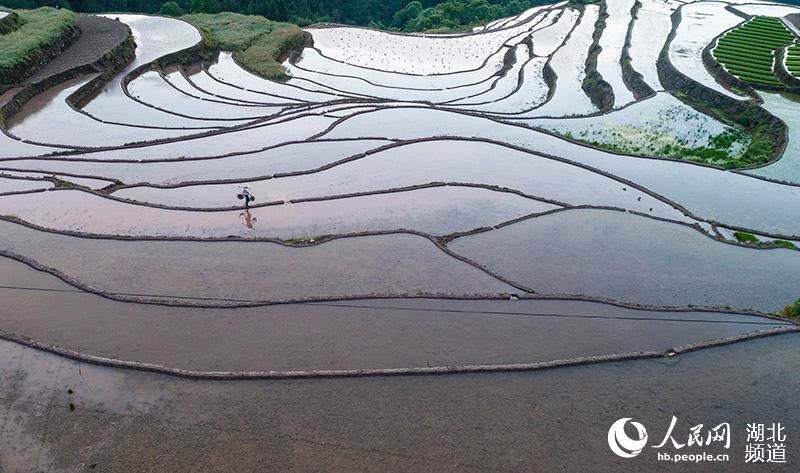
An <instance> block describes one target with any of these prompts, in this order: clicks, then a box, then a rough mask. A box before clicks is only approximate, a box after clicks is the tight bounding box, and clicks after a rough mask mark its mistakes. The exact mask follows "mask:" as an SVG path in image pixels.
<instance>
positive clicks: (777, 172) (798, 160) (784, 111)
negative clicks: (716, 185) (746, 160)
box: [747, 92, 800, 184]
mask: <svg viewBox="0 0 800 473" xmlns="http://www.w3.org/2000/svg"><path fill="white" fill-rule="evenodd" d="M761 97H763V98H764V104H763V105H762V106H763V107H764V108H765V109H767V111H768V112H770V113H771V114H773V115H775V116H776V117H778V118H780V119H781V120H783V121H784V122H786V124H787V125H789V142H788V143H787V144H786V150H785V151H784V152H783V156H782V157H781V159H779V160H778V161H776V162H774V163H772V164H769V165H767V166H764V167H762V168H759V169H753V170H751V171H747V173H748V174H752V175H754V176H762V177H768V178H770V179H778V180H781V181H786V182H791V183H794V184H800V97H798V96H792V95H781V94H770V93H767V92H761Z"/></svg>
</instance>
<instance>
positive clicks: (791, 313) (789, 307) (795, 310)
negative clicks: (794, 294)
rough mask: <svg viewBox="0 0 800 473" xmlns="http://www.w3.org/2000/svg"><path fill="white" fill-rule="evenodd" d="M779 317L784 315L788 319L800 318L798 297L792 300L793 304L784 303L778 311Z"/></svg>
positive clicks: (799, 300)
mask: <svg viewBox="0 0 800 473" xmlns="http://www.w3.org/2000/svg"><path fill="white" fill-rule="evenodd" d="M778 315H780V316H781V317H786V318H788V319H797V318H800V299H797V300H796V301H794V303H793V304H786V305H785V306H783V310H782V311H780V312H779V313H778Z"/></svg>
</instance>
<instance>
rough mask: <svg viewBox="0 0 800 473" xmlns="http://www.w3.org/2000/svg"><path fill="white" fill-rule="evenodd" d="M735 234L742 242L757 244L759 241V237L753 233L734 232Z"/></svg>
mask: <svg viewBox="0 0 800 473" xmlns="http://www.w3.org/2000/svg"><path fill="white" fill-rule="evenodd" d="M733 236H735V237H736V239H737V240H739V241H740V242H742V243H751V244H757V243H758V242H759V240H758V238H756V236H755V235H753V234H752V233H747V232H734V233H733Z"/></svg>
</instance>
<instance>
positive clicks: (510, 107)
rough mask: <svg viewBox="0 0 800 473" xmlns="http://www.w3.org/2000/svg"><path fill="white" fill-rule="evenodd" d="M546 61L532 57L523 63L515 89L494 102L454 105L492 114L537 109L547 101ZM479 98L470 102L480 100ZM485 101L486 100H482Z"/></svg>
mask: <svg viewBox="0 0 800 473" xmlns="http://www.w3.org/2000/svg"><path fill="white" fill-rule="evenodd" d="M546 63H547V59H546V58H543V57H534V58H531V59H529V60H528V61H527V62H525V63H524V66H523V67H522V69H521V72H520V77H522V79H523V80H522V81H519V83H518V85H517V87H516V88H515V89H514V90H513V91H512V92H511V93H510V94H508V95H506V96H504V97H503V98H500V99H498V100H495V101H491V102H488V101H487V102H486V103H482V104H479V105H463V106H461V105H456V106H457V107H459V108H465V109H469V110H475V111H479V112H485V113H494V114H512V113H523V112H528V111H530V110H533V109H535V108H537V107H539V106H540V105H541V104H543V103H544V102H545V101H546V100H547V95H548V92H549V90H550V88H549V87H548V85H547V82H545V80H544V72H543V71H544V67H545V64H546ZM481 98H482V97H481V96H476V97H473V98H472V99H470V100H474V99H481ZM484 100H486V99H484Z"/></svg>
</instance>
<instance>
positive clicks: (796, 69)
mask: <svg viewBox="0 0 800 473" xmlns="http://www.w3.org/2000/svg"><path fill="white" fill-rule="evenodd" d="M786 69H787V70H788V71H789V72H790V73H791V74H792V75H793V76H795V77H798V78H800V44H795V45H792V46H790V47H788V48H787V49H786Z"/></svg>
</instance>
